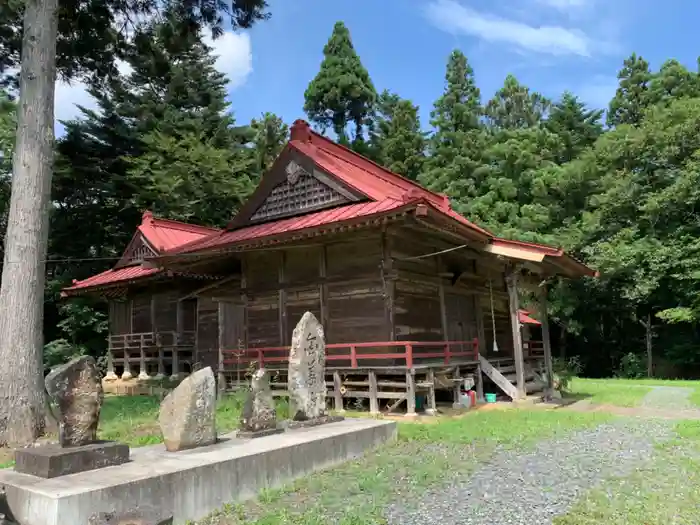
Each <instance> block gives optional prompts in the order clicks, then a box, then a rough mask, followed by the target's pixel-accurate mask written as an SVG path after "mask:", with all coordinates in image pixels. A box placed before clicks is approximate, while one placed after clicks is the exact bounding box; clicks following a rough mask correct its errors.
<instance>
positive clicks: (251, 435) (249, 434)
mask: <svg viewBox="0 0 700 525" xmlns="http://www.w3.org/2000/svg"><path fill="white" fill-rule="evenodd" d="M282 432H284V428H281V427H277V428H267V429H265V430H256V431H252V430H239V431H238V432H237V433H236V437H237V438H239V439H255V438H260V437H265V436H272V435H273V434H281V433H282Z"/></svg>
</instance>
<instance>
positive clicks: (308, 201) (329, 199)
mask: <svg viewBox="0 0 700 525" xmlns="http://www.w3.org/2000/svg"><path fill="white" fill-rule="evenodd" d="M284 173H285V175H286V177H285V178H283V179H282V182H280V183H279V184H277V186H275V187H274V188H273V189H272V191H270V193H269V195H268V196H267V198H266V199H265V201H264V202H263V203H262V204H261V205H260V206H259V207H258V209H257V210H255V213H253V215H252V216H251V217H250V220H251V221H254V222H260V221H267V220H271V219H277V218H282V217H291V216H293V215H299V214H302V213H307V212H310V211H315V210H320V209H323V208H328V207H331V206H336V205H338V204H345V203H347V202H350V198H349V197H348V195H344V194H343V191H342V190H340V189H338V187H337V185H336V186H335V187H334V185H333V184H332V183H330V182H329V181H327V180H325V178H324V176H323V175H319V174H317V173H316V171H315V170H314V174H311V173H309V172H308V171H307V170H306V169H304V168H303V167H302V166H300V165H299V163H298V162H297V161H295V160H290V161H289V162H288V163H287V165H286V166H285V167H284ZM319 177H320V178H319Z"/></svg>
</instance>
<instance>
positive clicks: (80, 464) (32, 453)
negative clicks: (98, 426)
mask: <svg viewBox="0 0 700 525" xmlns="http://www.w3.org/2000/svg"><path fill="white" fill-rule="evenodd" d="M127 461H129V446H128V445H125V444H123V443H115V442H113V441H103V442H98V443H91V444H89V445H83V446H80V447H61V446H60V445H42V446H40V447H29V448H21V449H17V451H15V471H17V472H21V473H23V474H31V475H32V476H37V477H40V478H56V477H59V476H66V475H68V474H75V473H77V472H85V471H88V470H95V469H99V468H103V467H110V466H113V465H121V464H123V463H126V462H127Z"/></svg>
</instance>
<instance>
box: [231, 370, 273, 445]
mask: <svg viewBox="0 0 700 525" xmlns="http://www.w3.org/2000/svg"><path fill="white" fill-rule="evenodd" d="M278 432H284V429H282V428H278V427H277V412H276V411H275V400H274V399H273V397H272V390H271V389H270V375H269V374H268V372H267V371H266V370H265V369H264V368H260V369H259V370H256V371H255V373H254V374H253V378H252V380H251V384H250V392H248V397H247V398H246V402H245V405H243V411H242V412H241V421H240V430H239V431H238V437H240V438H255V437H262V436H269V435H270V434H276V433H278Z"/></svg>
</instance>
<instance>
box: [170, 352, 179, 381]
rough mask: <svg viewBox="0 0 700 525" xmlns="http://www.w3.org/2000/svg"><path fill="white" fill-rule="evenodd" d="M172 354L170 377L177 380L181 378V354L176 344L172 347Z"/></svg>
mask: <svg viewBox="0 0 700 525" xmlns="http://www.w3.org/2000/svg"><path fill="white" fill-rule="evenodd" d="M170 355H171V358H170V367H171V370H170V379H172V380H173V381H177V380H178V379H180V356H179V355H178V352H177V347H176V346H173V347H172V351H171V352H170Z"/></svg>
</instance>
